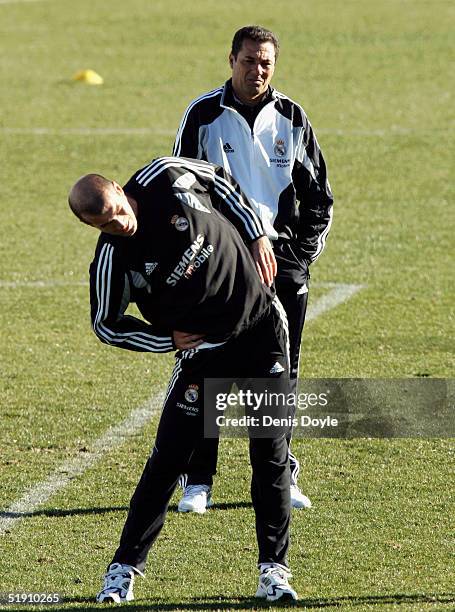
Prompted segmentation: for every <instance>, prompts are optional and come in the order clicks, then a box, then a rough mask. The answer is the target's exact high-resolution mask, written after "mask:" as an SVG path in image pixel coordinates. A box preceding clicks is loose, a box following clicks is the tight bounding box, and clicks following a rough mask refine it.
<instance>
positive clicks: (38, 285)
mask: <svg viewBox="0 0 455 612" xmlns="http://www.w3.org/2000/svg"><path fill="white" fill-rule="evenodd" d="M87 285H88V281H64V280H48V281H42V280H37V281H0V288H1V287H3V288H5V289H19V288H25V289H47V288H48V287H84V286H87Z"/></svg>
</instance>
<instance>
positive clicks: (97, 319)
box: [90, 242, 175, 353]
mask: <svg viewBox="0 0 455 612" xmlns="http://www.w3.org/2000/svg"><path fill="white" fill-rule="evenodd" d="M129 302H130V285H129V280H128V275H127V271H126V268H125V266H124V265H123V263H122V257H121V253H119V252H118V248H116V247H115V246H114V245H113V244H111V243H110V242H104V244H102V245H101V247H98V249H97V254H96V257H95V260H94V261H93V263H92V265H91V266H90V304H91V319H92V326H93V331H94V332H95V334H96V335H97V336H98V338H99V339H100V340H101V342H104V343H106V344H111V345H113V346H117V347H119V348H124V349H128V350H130V351H146V352H152V353H167V352H169V351H174V350H175V346H174V344H173V341H172V337H171V336H165V335H159V334H156V333H155V332H154V329H153V326H152V325H150V324H149V323H145V322H144V321H141V320H140V319H138V318H136V317H132V316H129V315H125V311H126V309H127V307H128V304H129Z"/></svg>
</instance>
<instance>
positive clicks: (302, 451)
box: [0, 0, 454, 610]
mask: <svg viewBox="0 0 455 612" xmlns="http://www.w3.org/2000/svg"><path fill="white" fill-rule="evenodd" d="M0 16H1V26H0V28H1V33H2V36H1V42H0V45H1V48H0V51H1V57H2V61H1V70H2V74H1V78H2V82H3V83H7V84H8V86H7V87H2V88H1V90H0V104H1V107H2V108H3V109H4V112H3V114H2V118H1V120H0V121H1V123H0V132H1V138H2V149H3V152H4V159H5V162H4V163H3V164H2V179H3V180H2V196H1V198H2V221H3V233H2V240H1V244H0V261H1V262H2V270H1V274H0V281H1V282H2V286H1V287H0V300H1V334H2V349H1V351H2V355H1V356H2V365H1V377H2V378H1V383H2V388H1V398H2V430H1V434H0V436H1V442H0V448H1V455H0V466H1V491H2V506H3V507H4V508H5V509H6V508H7V507H8V506H9V505H10V504H11V503H12V502H13V501H14V500H16V499H18V498H20V497H21V495H22V494H23V492H24V491H25V490H26V488H27V487H28V486H30V485H33V484H34V483H36V482H39V481H41V480H43V479H44V478H45V477H46V476H47V475H48V474H49V473H51V472H52V471H53V470H54V469H55V468H56V467H57V466H59V465H60V464H61V463H63V461H65V460H66V459H67V458H69V457H73V456H77V455H78V454H79V453H82V454H83V453H84V452H86V451H85V450H84V449H87V448H89V449H90V448H91V447H92V445H93V442H94V441H95V440H96V439H97V438H99V437H100V436H101V435H102V434H103V433H104V432H105V430H106V429H107V428H108V427H109V426H110V425H113V424H115V423H117V422H119V421H121V420H123V419H124V418H125V416H126V415H127V414H128V412H129V411H130V410H132V409H133V408H135V407H136V406H139V405H141V404H142V403H143V402H145V401H146V400H147V399H148V398H149V397H150V395H151V394H152V392H153V390H154V389H156V388H158V387H161V386H163V385H164V384H165V382H166V381H167V378H168V375H169V372H170V368H171V365H172V359H171V357H162V356H158V355H157V356H154V355H138V354H133V353H127V352H122V351H116V350H114V349H109V348H107V347H104V346H102V345H101V344H99V343H98V342H97V340H96V339H95V337H94V336H93V335H92V334H91V332H90V329H89V322H88V296H87V288H86V287H85V286H84V285H81V284H78V283H83V282H84V281H85V280H86V271H87V267H88V264H89V262H90V259H91V257H92V252H93V247H94V243H95V240H96V234H95V232H94V231H93V232H91V231H89V230H87V228H83V227H82V226H79V225H78V224H77V223H76V222H75V221H74V220H73V218H71V216H70V214H69V212H68V211H67V209H66V205H65V201H66V194H67V191H68V188H69V187H70V185H71V184H72V182H74V180H75V179H76V178H77V177H78V176H79V175H81V174H82V173H84V172H87V171H98V172H101V173H106V174H107V175H108V176H113V177H115V178H118V179H119V180H120V181H122V180H126V179H127V178H128V177H129V175H130V174H131V173H132V172H133V171H134V170H135V169H136V168H137V167H139V166H140V165H141V164H143V163H145V162H146V161H147V160H149V159H151V158H152V157H155V156H158V155H163V154H165V155H167V154H169V152H170V149H171V145H172V140H173V138H172V134H173V132H174V131H175V129H176V127H177V123H178V121H179V120H180V116H181V114H182V112H183V110H184V108H185V106H186V104H187V102H188V101H189V100H190V99H191V98H193V97H195V96H196V95H198V94H199V93H201V92H203V91H206V90H208V89H211V88H213V87H215V86H217V85H218V84H219V83H221V82H223V80H224V79H225V78H226V77H227V75H228V65H227V61H226V56H227V53H228V50H229V49H228V46H229V43H230V38H231V35H232V33H233V32H234V31H235V29H237V28H238V27H240V26H242V25H244V24H246V23H256V22H258V23H263V24H264V25H266V26H268V27H270V28H272V29H274V30H276V31H277V33H278V34H279V35H280V37H281V40H282V53H281V56H280V59H279V63H278V66H277V71H276V76H275V78H274V85H275V86H276V87H277V88H278V89H280V90H282V91H284V92H285V93H287V94H288V95H290V96H291V97H293V98H294V99H296V100H297V101H299V102H301V103H302V104H303V105H304V107H305V109H306V110H307V112H308V114H309V116H310V119H311V120H312V123H313V125H314V126H315V129H316V133H317V134H318V137H319V140H320V143H321V146H322V148H323V150H324V152H325V155H326V158H327V162H328V165H329V171H330V178H331V183H332V187H333V190H334V193H335V196H336V212H335V221H334V225H333V229H332V233H331V236H330V239H329V241H328V245H327V249H326V252H325V253H324V255H323V256H322V258H321V260H320V262H318V263H317V264H316V265H315V266H314V268H313V271H312V275H313V278H312V280H313V281H314V282H315V285H316V286H315V289H314V291H313V293H312V295H311V299H312V300H315V299H317V297H318V296H320V295H321V294H322V293H323V289H321V288H318V287H317V284H316V283H317V282H341V283H354V284H362V285H364V289H363V290H362V291H361V292H360V293H358V294H356V295H355V296H354V297H353V298H352V299H351V300H349V301H348V302H346V303H345V304H343V305H341V306H338V307H337V308H336V309H334V310H332V311H330V312H328V313H325V314H324V315H322V316H320V317H319V318H318V319H316V320H315V321H312V322H311V323H309V324H308V326H307V327H306V331H305V341H304V348H303V354H302V368H303V371H304V373H305V375H306V376H314V377H324V376H327V377H345V376H356V377H412V376H432V377H451V376H453V371H454V357H453V334H452V331H453V298H454V296H453V282H452V283H450V280H451V272H452V268H451V258H453V247H452V246H451V239H452V240H453V238H452V237H453V223H452V227H451V222H453V211H452V210H451V208H450V202H451V201H453V190H451V189H452V188H451V179H453V176H451V172H450V171H451V166H450V162H451V159H453V138H452V137H453V102H452V101H451V95H452V93H453V92H452V90H451V89H450V86H449V81H448V79H447V75H448V70H449V61H450V56H449V54H450V47H449V37H450V34H451V31H450V25H449V24H450V18H451V17H453V7H452V6H451V3H449V2H443V1H434V2H431V3H428V2H423V1H418V0H417V1H415V2H406V1H399V0H393V1H392V0H382V1H380V2H378V3H376V4H375V5H373V3H370V2H366V1H365V2H361V1H354V0H347V1H346V2H343V3H340V2H338V1H335V0H332V1H327V2H323V3H311V4H310V3H308V2H291V3H288V4H286V10H284V5H277V4H276V3H275V2H272V1H270V0H266V1H263V2H261V3H260V4H259V3H250V4H248V5H244V4H243V3H237V2H235V3H229V4H226V5H221V4H220V3H215V2H213V1H208V0H204V1H201V2H197V3H194V2H191V3H190V2H188V1H183V2H174V1H171V2H153V3H150V2H146V1H145V0H132V1H130V2H128V3H123V2H120V1H115V2H113V1H111V2H107V1H105V0H104V1H99V2H96V3H93V2H88V1H86V0H79V1H78V2H77V4H75V3H72V4H71V3H70V4H68V3H62V2H55V1H52V0H49V1H46V0H43V1H42V2H39V1H38V2H27V3H20V2H17V3H14V2H12V3H10V4H8V3H2V4H0ZM177 41H178V42H177ZM81 68H93V69H95V70H96V71H98V72H99V73H100V74H101V75H102V76H103V77H104V79H105V84H104V85H103V86H102V87H89V86H84V85H82V84H80V83H73V82H72V81H71V76H72V75H73V74H74V73H75V72H76V71H77V70H78V69H81ZM35 128H47V129H48V130H51V132H52V131H53V133H47V134H44V135H43V134H39V133H33V132H32V130H33V129H35ZM77 128H97V129H99V128H115V129H118V128H128V129H129V128H137V129H142V128H146V129H147V130H149V132H148V133H147V132H145V133H140V132H139V133H136V134H103V133H98V134H83V133H76V134H74V133H73V134H72V133H68V130H71V129H77ZM452 265H453V264H452ZM27 281H61V282H64V283H68V284H63V285H61V286H49V287H42V288H36V287H31V286H26V285H24V284H23V283H24V282H27ZM5 283H13V284H11V285H9V286H7V285H5ZM14 283H16V284H14ZM155 425H156V422H155V421H152V424H151V425H150V426H147V427H146V428H145V429H144V430H143V431H141V432H140V433H138V434H137V435H135V436H133V438H132V439H131V440H129V441H128V442H127V443H126V444H124V445H123V446H122V447H121V448H120V449H119V450H117V451H114V452H112V453H109V454H107V455H106V456H105V457H104V458H103V459H102V460H101V461H100V462H99V463H97V464H96V465H95V466H94V467H92V468H91V469H89V470H88V471H87V472H86V473H85V474H84V475H83V476H81V477H79V478H77V479H75V480H74V481H73V482H71V484H70V486H68V487H67V488H65V489H63V490H62V491H60V492H59V493H58V494H57V495H56V496H55V497H53V498H52V499H50V500H49V501H48V502H46V504H44V505H43V506H42V507H40V508H39V509H38V510H36V511H35V512H34V513H33V515H32V516H30V517H27V518H26V519H24V520H23V521H22V522H21V523H20V524H19V525H18V526H17V527H16V528H15V529H13V530H12V531H11V533H9V534H6V535H4V536H1V538H0V549H1V554H0V556H1V558H2V561H3V563H2V579H1V582H0V591H2V592H10V591H11V592H16V591H18V590H19V591H22V590H25V591H40V592H43V591H48V592H54V591H57V592H60V593H62V594H63V596H64V597H65V599H66V601H65V603H64V604H63V605H61V606H59V607H60V608H61V609H65V610H66V609H68V610H69V609H84V610H89V609H92V608H93V609H95V606H94V605H92V598H93V595H94V593H95V592H96V591H97V590H98V588H99V585H100V574H102V572H103V568H104V566H105V564H106V563H107V561H108V560H109V558H110V555H111V553H112V551H113V549H114V548H115V546H116V544H117V539H118V535H119V532H120V529H121V526H122V524H123V520H124V517H125V510H126V507H127V504H128V500H129V497H130V494H131V491H132V489H133V487H134V485H135V483H136V481H137V478H138V476H139V474H140V471H141V469H142V465H143V463H144V461H145V458H146V456H147V454H148V452H149V449H150V446H151V441H152V438H153V430H154V427H155ZM294 448H295V451H296V453H297V455H298V456H300V457H301V458H302V459H303V475H302V485H303V488H304V491H305V492H306V493H307V494H308V495H309V496H310V498H311V499H312V500H313V502H314V509H313V510H312V511H310V512H301V513H294V521H293V526H292V547H291V563H292V568H293V571H294V575H295V577H294V579H293V582H292V583H293V585H294V586H295V587H296V589H297V591H298V593H299V595H300V597H301V598H302V601H301V602H300V605H301V606H305V607H308V608H310V609H311V608H326V609H332V608H333V609H335V608H337V609H343V610H344V609H346V610H351V609H352V610H373V609H374V610H389V609H394V608H395V607H396V608H398V607H399V608H400V610H407V609H408V610H416V609H421V610H425V609H431V610H433V609H441V610H443V609H447V610H449V609H453V605H454V604H453V602H454V594H453V590H454V589H453V584H454V574H453V569H452V568H453V566H452V565H451V562H452V561H453V547H452V548H451V543H452V542H451V538H452V535H453V525H451V524H450V516H451V515H450V513H449V508H450V506H451V503H452V504H453V459H454V457H453V452H454V451H453V443H452V442H451V441H447V440H446V441H443V440H442V441H441V440H440V441H438V440H419V441H415V440H394V441H389V440H377V441H368V440H351V441H330V440H312V441H306V442H304V443H302V442H301V441H297V440H296V442H295V447H294ZM219 465H220V475H219V478H218V479H217V485H216V490H215V499H216V502H217V503H218V504H219V507H218V509H216V510H215V511H213V512H210V513H207V514H206V515H205V516H204V517H196V516H179V515H178V514H177V513H176V512H171V513H170V515H169V520H168V522H167V523H166V525H165V528H164V531H163V534H162V536H161V537H160V538H159V540H158V542H157V545H156V547H155V548H154V550H153V551H152V554H151V556H150V562H149V570H148V579H147V580H144V581H142V580H141V581H138V584H137V588H136V595H137V601H136V602H135V603H134V604H133V607H134V608H135V609H139V610H146V609H153V608H155V609H172V610H174V609H190V610H205V609H221V610H228V609H251V608H254V607H256V608H257V607H262V606H261V605H260V604H258V603H256V602H254V601H252V600H251V599H249V596H250V595H251V594H253V593H254V590H255V587H256V569H255V559H256V545H255V538H254V535H253V512H252V509H251V507H250V505H249V493H248V488H249V485H248V481H249V468H248V466H247V459H246V444H245V442H244V441H231V440H225V441H223V444H222V450H221V457H220V464H219ZM451 554H452V556H451ZM96 608H97V609H98V608H99V607H96ZM51 609H54V610H55V608H51Z"/></svg>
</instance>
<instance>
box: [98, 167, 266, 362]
mask: <svg viewBox="0 0 455 612" xmlns="http://www.w3.org/2000/svg"><path fill="white" fill-rule="evenodd" d="M124 190H125V192H126V193H127V194H129V195H131V196H132V197H133V198H134V199H135V200H136V201H137V204H138V229H137V231H136V233H135V234H134V235H133V236H131V237H124V236H111V235H109V234H105V233H102V234H101V235H100V238H99V240H98V245H97V248H96V253H95V258H94V261H93V262H92V264H91V266H90V295H91V319H92V325H93V329H94V331H95V333H96V335H97V336H98V338H99V339H100V340H101V341H102V342H105V343H107V344H112V345H114V346H118V347H120V348H125V349H130V350H134V351H151V352H158V353H159V352H167V351H172V350H175V346H174V345H173V341H172V332H173V330H179V331H185V332H193V333H200V334H204V335H205V340H206V342H207V344H206V345H205V346H210V345H213V344H215V345H216V344H219V343H222V342H225V341H226V340H228V339H229V338H231V337H233V336H236V335H238V334H239V333H240V332H241V331H242V330H244V329H246V328H248V327H249V326H250V325H252V324H254V322H255V321H256V320H258V319H259V318H260V317H261V316H262V315H263V314H264V313H265V312H266V310H267V308H268V307H269V305H270V304H271V302H272V300H273V292H272V291H271V290H270V289H268V288H267V287H266V286H265V285H264V284H262V283H261V281H260V280H259V276H258V273H257V271H256V268H255V264H254V262H253V258H252V257H251V255H250V252H249V249H248V246H246V244H248V243H251V242H252V241H254V240H256V239H257V238H259V237H260V236H263V235H264V231H263V228H262V225H261V223H260V221H259V220H258V218H257V217H256V215H255V214H254V212H253V211H252V209H251V207H250V206H249V205H248V203H247V202H246V201H245V199H244V196H243V194H242V192H241V191H240V188H239V187H238V185H237V184H236V183H235V181H233V179H232V178H231V177H230V176H228V175H227V174H226V172H225V171H224V170H223V169H222V168H219V167H216V166H214V165H212V164H208V163H206V162H204V161H200V160H188V159H181V158H173V157H164V158H159V159H156V160H154V161H153V162H152V163H151V164H149V165H147V166H145V167H144V168H142V169H141V170H139V171H138V172H137V173H136V174H135V175H134V176H133V177H132V178H131V179H130V180H129V181H128V183H127V184H126V185H125V187H124ZM131 302H135V303H136V304H137V306H138V308H139V310H140V312H141V314H142V315H143V317H144V318H145V319H146V321H148V323H147V322H145V321H142V320H140V319H138V318H137V317H133V316H129V315H126V314H125V311H126V309H127V307H128V304H129V303H131Z"/></svg>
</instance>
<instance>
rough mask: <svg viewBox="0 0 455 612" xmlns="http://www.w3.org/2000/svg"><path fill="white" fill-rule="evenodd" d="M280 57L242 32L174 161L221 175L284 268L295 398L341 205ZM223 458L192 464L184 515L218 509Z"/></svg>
mask: <svg viewBox="0 0 455 612" xmlns="http://www.w3.org/2000/svg"><path fill="white" fill-rule="evenodd" d="M278 52H279V43H278V39H277V37H276V36H275V34H273V32H270V31H269V30H266V29H265V28H262V27H260V26H246V27H244V28H241V29H240V30H238V31H237V32H236V33H235V35H234V39H233V41H232V49H231V52H230V55H229V63H230V66H231V69H232V78H231V79H229V80H228V81H227V82H226V83H225V84H224V85H222V86H221V87H219V88H218V89H214V90H213V91H210V92H208V93H206V94H203V95H202V96H199V98H197V99H196V100H194V101H193V102H192V103H191V104H190V105H189V106H188V108H187V109H186V111H185V113H184V115H183V118H182V121H181V124H180V127H179V130H178V132H177V137H176V140H175V144H174V155H178V156H185V157H196V158H199V159H205V160H207V161H209V162H212V163H214V164H218V165H220V166H223V167H224V169H225V170H226V171H227V172H229V174H231V175H232V176H233V177H234V178H235V180H236V181H237V182H238V183H239V185H240V186H241V188H242V190H243V191H244V193H245V194H246V196H247V197H248V199H249V201H250V203H251V204H252V206H253V209H254V210H255V212H256V214H257V215H258V217H259V218H260V219H261V221H262V224H263V226H264V229H265V231H266V233H267V235H268V237H269V238H270V239H271V240H272V243H273V249H274V252H275V257H276V260H277V264H278V272H277V276H276V279H275V285H276V291H277V295H278V297H279V299H280V301H281V303H282V304H283V306H284V309H285V311H286V313H287V317H288V320H289V341H290V359H291V371H290V375H291V379H292V380H293V385H294V391H296V390H297V378H298V373H299V356H300V343H301V336H302V330H303V324H304V321H305V312H306V307H307V299H308V280H309V277H310V275H309V271H308V267H309V265H310V263H312V262H313V261H315V260H316V259H317V258H318V257H319V255H320V254H321V252H322V250H323V248H324V245H325V241H326V238H327V234H328V232H329V229H330V224H331V218H332V203H333V197H332V193H331V190H330V185H329V181H328V179H327V171H326V166H325V162H324V158H323V156H322V152H321V150H320V148H319V145H318V142H317V140H316V136H315V135H314V132H313V129H312V127H311V125H310V122H309V121H308V119H307V116H306V114H305V112H304V110H303V109H302V107H301V106H299V105H298V104H296V103H295V102H293V101H292V100H291V99H290V98H288V97H287V96H285V95H284V94H282V93H279V92H278V91H276V90H275V89H273V88H272V87H271V86H270V82H271V80H272V77H273V73H274V70H275V64H276V61H277V59H278ZM289 442H290V434H289ZM217 452H218V445H217V441H216V440H215V441H213V440H204V441H203V442H202V444H201V446H200V447H199V448H198V449H197V451H196V453H195V454H194V455H193V458H192V461H191V464H190V471H189V473H188V475H187V480H186V487H185V490H184V496H183V498H182V500H181V501H180V504H179V510H180V511H182V512H200V513H202V512H205V509H206V507H208V506H210V505H212V501H211V489H212V482H213V475H214V474H215V473H216V464H217ZM289 458H290V464H291V503H292V505H293V507H295V508H304V507H310V506H311V502H310V500H309V499H308V497H306V496H305V495H303V494H302V492H301V491H300V489H299V488H298V485H297V477H298V473H299V462H298V461H297V459H296V457H295V456H294V455H293V454H292V453H291V452H290V451H289Z"/></svg>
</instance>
